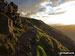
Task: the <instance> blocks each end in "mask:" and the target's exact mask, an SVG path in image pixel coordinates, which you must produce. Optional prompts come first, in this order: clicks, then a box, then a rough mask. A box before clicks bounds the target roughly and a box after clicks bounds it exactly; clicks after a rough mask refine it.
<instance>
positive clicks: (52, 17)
mask: <svg viewBox="0 0 75 56" xmlns="http://www.w3.org/2000/svg"><path fill="white" fill-rule="evenodd" d="M50 4H52V3H51V2H44V3H41V5H40V7H43V8H44V10H43V9H41V10H42V11H41V12H37V13H36V14H33V15H32V16H31V17H32V18H36V19H38V20H42V21H44V22H45V23H47V24H64V25H70V24H75V1H68V2H65V3H62V4H60V5H59V6H56V7H51V6H50ZM40 7H39V8H40ZM62 12H64V13H62Z"/></svg>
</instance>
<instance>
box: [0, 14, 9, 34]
mask: <svg viewBox="0 0 75 56" xmlns="http://www.w3.org/2000/svg"><path fill="white" fill-rule="evenodd" d="M8 19H9V18H8V17H7V16H6V15H5V14H0V33H3V34H8V33H9V27H8Z"/></svg>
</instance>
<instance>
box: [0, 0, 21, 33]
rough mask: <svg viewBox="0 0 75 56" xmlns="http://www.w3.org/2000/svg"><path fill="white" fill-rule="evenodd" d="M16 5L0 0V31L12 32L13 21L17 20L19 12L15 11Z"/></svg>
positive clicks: (16, 9)
mask: <svg viewBox="0 0 75 56" xmlns="http://www.w3.org/2000/svg"><path fill="white" fill-rule="evenodd" d="M17 11H18V6H17V5H16V4H14V3H13V2H10V3H9V4H8V3H7V1H6V0H0V32H1V33H2V32H6V33H7V34H8V32H10V33H13V23H14V24H15V21H17V22H19V21H21V20H20V17H19V16H20V14H19V13H17Z"/></svg>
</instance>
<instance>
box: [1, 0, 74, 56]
mask: <svg viewBox="0 0 75 56" xmlns="http://www.w3.org/2000/svg"><path fill="white" fill-rule="evenodd" d="M17 10H18V6H17V5H16V4H14V3H13V2H11V3H9V4H8V3H7V1H5V0H0V56H59V54H58V52H65V51H75V48H74V47H75V45H74V42H73V41H72V40H71V39H70V38H68V37H67V36H65V35H64V34H63V33H62V32H60V31H58V30H56V29H55V28H53V27H51V26H49V25H47V24H45V23H44V22H42V21H40V20H36V19H32V18H26V17H21V16H20V14H19V13H17Z"/></svg>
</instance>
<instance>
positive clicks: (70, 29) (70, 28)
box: [53, 25, 75, 41]
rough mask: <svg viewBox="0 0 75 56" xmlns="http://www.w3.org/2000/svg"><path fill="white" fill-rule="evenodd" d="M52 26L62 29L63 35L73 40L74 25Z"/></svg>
mask: <svg viewBox="0 0 75 56" xmlns="http://www.w3.org/2000/svg"><path fill="white" fill-rule="evenodd" d="M53 27H54V28H56V29H58V30H60V31H62V32H63V33H64V34H65V35H67V36H68V37H69V38H71V39H72V40H73V41H75V25H65V26H64V25H62V26H53Z"/></svg>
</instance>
